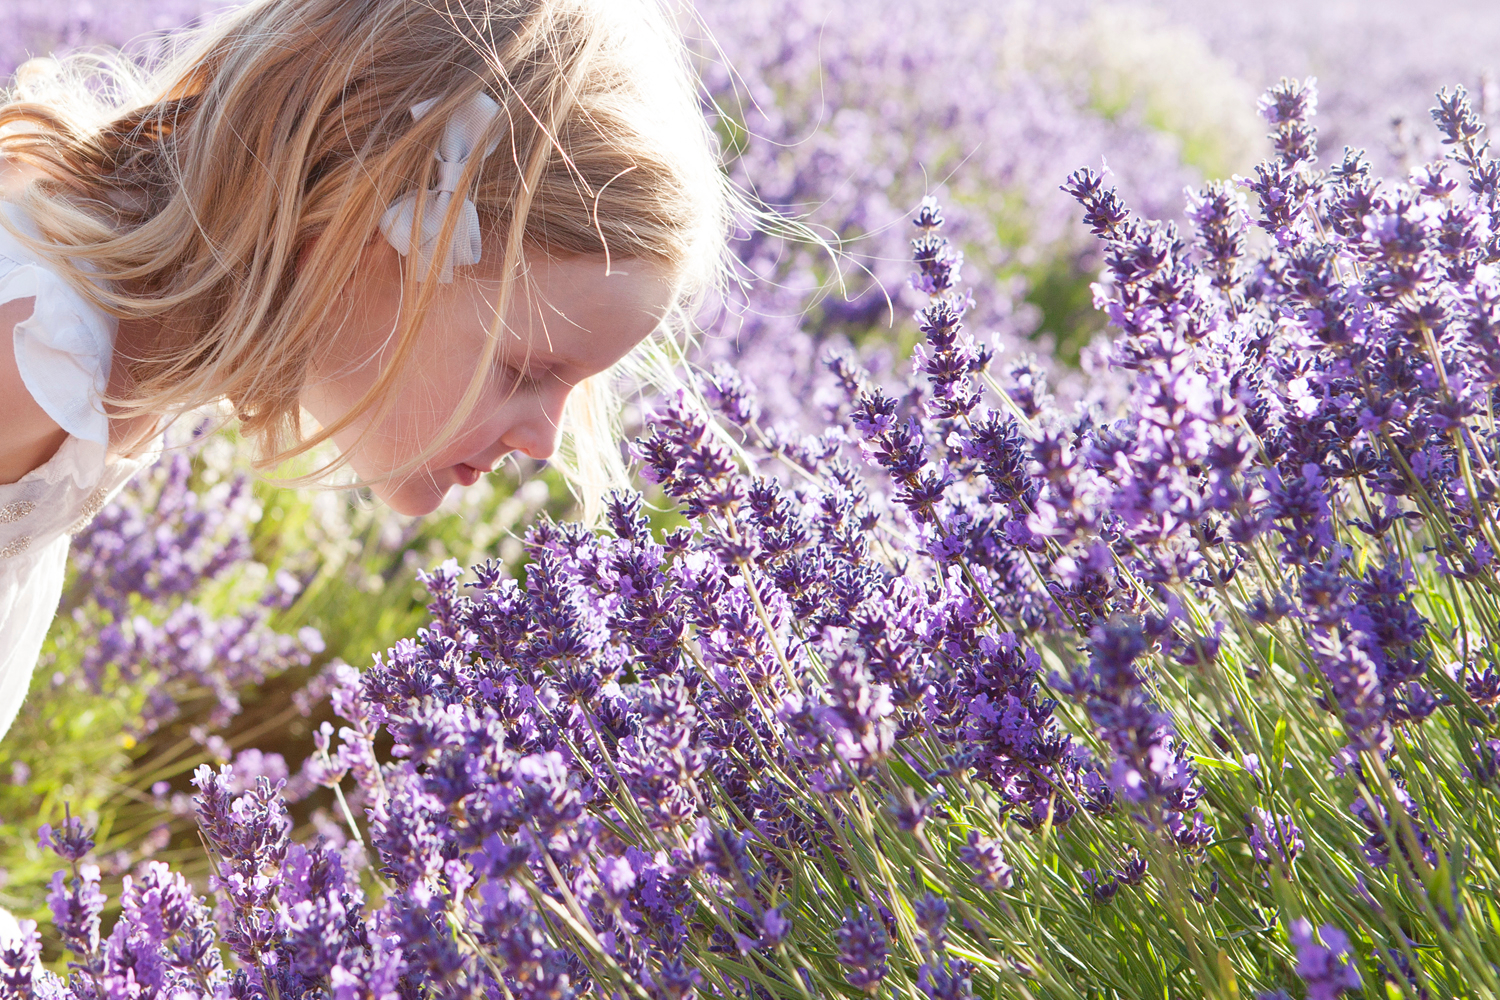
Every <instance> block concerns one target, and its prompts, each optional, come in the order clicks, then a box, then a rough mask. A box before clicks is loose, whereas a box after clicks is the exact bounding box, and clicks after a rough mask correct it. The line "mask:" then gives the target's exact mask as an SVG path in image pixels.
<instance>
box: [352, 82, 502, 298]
mask: <svg viewBox="0 0 1500 1000" xmlns="http://www.w3.org/2000/svg"><path fill="white" fill-rule="evenodd" d="M437 102H438V99H437V98H435V97H434V98H432V99H430V100H426V101H419V102H417V103H416V104H413V105H412V106H411V116H412V118H413V119H421V117H422V116H423V115H425V114H427V112H429V111H431V110H432V108H433V106H434V105H435V104H437ZM499 114H500V105H498V104H496V103H495V101H494V99H493V98H491V97H490V96H489V95H488V94H483V93H481V94H475V95H474V96H473V97H471V98H470V99H469V100H468V102H467V103H466V104H464V105H463V106H462V107H460V108H459V109H458V110H457V111H455V112H454V113H453V117H452V118H451V119H449V121H448V124H446V125H444V126H443V137H442V139H441V140H440V141H439V143H438V149H437V153H436V156H437V160H438V177H437V187H435V188H433V189H432V190H430V191H428V193H427V208H426V210H425V211H424V212H423V213H422V221H421V233H420V238H421V243H420V244H419V245H418V247H417V251H416V255H415V257H412V260H413V262H414V263H415V264H416V268H417V278H418V280H422V279H424V278H426V276H427V274H428V270H429V268H431V267H432V264H433V251H434V249H435V248H436V244H437V236H438V231H439V230H441V229H442V228H443V216H444V215H445V214H446V213H447V211H448V203H449V202H451V201H452V200H453V194H454V192H456V191H457V190H458V179H459V177H460V176H461V175H462V174H463V172H464V165H465V164H466V163H468V162H469V157H470V156H472V155H474V152H475V148H474V147H475V146H476V145H477V144H478V142H479V137H480V136H481V135H483V134H484V130H485V129H486V128H488V127H489V124H490V122H492V121H494V120H495V118H496V117H497V116H499ZM498 145H500V140H499V138H498V137H497V138H496V139H495V140H494V141H493V142H491V143H490V144H489V147H488V148H487V149H485V150H484V152H482V153H480V154H479V158H480V159H481V160H482V159H484V157H486V156H489V155H490V154H491V153H493V152H494V151H495V147H496V146H498ZM416 211H417V192H416V191H408V192H407V193H406V194H403V195H402V196H401V197H399V198H397V199H396V200H395V201H393V202H391V204H390V207H389V208H387V209H386V210H385V213H384V214H383V215H381V217H380V231H381V232H382V233H384V234H385V238H386V239H387V240H389V241H390V244H391V246H393V247H395V248H396V250H397V252H398V253H400V254H401V255H402V256H403V257H411V254H412V246H411V235H412V217H413V215H414V214H415V213H416ZM458 212H459V215H458V225H457V228H455V229H454V231H453V238H452V239H451V240H449V241H448V253H447V255H446V256H445V257H444V259H443V260H442V261H441V262H440V270H439V273H438V281H439V282H441V283H443V284H445V285H446V284H448V283H449V282H451V281H452V280H453V268H454V267H455V266H457V265H468V264H477V263H479V253H480V245H479V243H480V241H479V213H478V212H477V211H476V210H475V208H474V202H473V201H471V200H469V199H468V198H467V197H465V198H464V200H463V204H462V205H460V206H459V210H458Z"/></svg>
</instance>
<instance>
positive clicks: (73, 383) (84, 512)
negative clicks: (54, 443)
mask: <svg viewBox="0 0 1500 1000" xmlns="http://www.w3.org/2000/svg"><path fill="white" fill-rule="evenodd" d="M0 211H5V212H6V213H7V214H8V215H9V216H10V217H11V219H12V220H13V221H15V222H17V223H18V224H19V225H21V226H22V227H23V228H26V229H28V230H30V231H31V232H33V233H34V232H35V231H36V230H35V228H34V227H32V226H30V225H29V220H27V219H26V218H25V216H24V214H23V213H22V212H20V210H19V206H17V205H15V204H14V203H10V202H0ZM28 297H30V298H32V299H33V300H34V302H35V305H34V307H33V310H32V314H31V316H30V317H29V318H27V319H25V320H23V321H21V322H20V323H17V324H16V326H15V332H14V336H13V340H12V343H13V345H14V350H15V357H16V367H17V368H18V370H19V371H20V375H21V380H22V381H23V382H24V383H25V385H26V388H27V390H28V391H30V393H31V395H32V396H33V397H34V398H35V399H36V401H37V403H38V404H40V405H41V407H42V409H43V410H45V411H46V412H47V414H48V415H49V416H50V417H51V418H52V419H53V420H54V421H55V422H56V423H57V424H58V425H59V426H60V427H62V428H63V429H64V430H65V431H67V432H68V437H67V438H65V439H64V440H63V443H62V445H61V447H59V448H58V450H57V452H56V454H54V455H53V456H52V457H51V458H50V459H48V460H47V461H46V462H45V463H44V464H43V465H41V466H40V467H38V468H36V469H33V470H32V471H30V472H28V473H27V474H26V475H24V476H22V477H21V478H20V479H19V480H17V481H16V482H14V483H4V484H0V736H3V735H4V733H5V731H6V730H7V729H9V728H10V725H11V722H12V721H13V720H14V719H15V717H16V713H17V711H18V710H19V709H20V707H21V703H22V702H23V701H24V700H25V698H26V691H27V688H28V687H29V686H30V683H31V674H32V671H33V670H34V669H35V667H36V661H37V656H38V655H39V654H40V652H41V648H42V643H43V641H44V640H45V639H46V637H47V631H48V629H49V628H50V627H51V625H52V619H53V617H54V616H55V615H56V614H57V605H58V601H59V599H60V598H61V596H62V588H63V578H64V576H65V575H66V572H67V557H68V545H69V543H70V542H71V540H72V539H71V536H72V535H73V534H74V533H76V532H78V531H79V530H81V529H82V528H83V526H84V525H86V524H87V523H88V522H89V520H91V519H92V518H93V516H94V515H95V514H97V513H98V512H99V510H100V508H102V507H103V506H104V505H105V504H106V503H108V502H109V500H110V498H111V497H113V496H114V494H115V493H116V492H117V491H118V490H119V489H120V487H122V486H123V485H125V483H126V482H127V481H128V480H129V479H130V478H131V477H132V476H133V475H134V474H135V473H136V472H137V471H139V470H140V469H141V468H142V467H143V466H145V465H146V464H149V463H150V462H151V461H153V460H154V459H155V455H154V454H150V455H146V456H143V457H141V458H139V459H127V458H117V459H114V460H110V459H109V457H108V450H109V418H108V416H107V415H106V414H105V412H104V407H103V404H102V402H101V400H102V397H103V394H104V392H105V389H106V388H107V386H108V384H109V369H110V362H111V360H112V359H113V355H114V336H115V330H116V329H117V326H118V325H117V323H116V322H115V320H114V318H113V317H111V316H109V315H108V314H107V313H105V312H103V311H102V310H100V309H98V308H97V307H96V306H94V305H93V304H92V303H91V302H89V301H88V300H87V299H86V298H84V296H82V295H80V294H79V293H78V292H77V291H76V290H74V288H73V287H72V286H71V285H69V284H68V283H67V282H65V281H64V280H63V279H62V278H60V277H58V276H57V274H55V273H54V272H53V271H51V270H50V269H49V268H48V267H47V266H46V265H45V264H43V263H42V262H39V261H37V260H35V259H34V258H33V257H31V256H30V255H29V253H28V251H27V250H26V248H25V247H24V246H23V245H22V244H20V243H19V242H18V241H17V240H16V239H15V238H14V237H12V236H10V234H9V233H8V232H6V231H5V230H4V229H3V228H0V303H3V302H9V301H12V300H14V299H21V298H28Z"/></svg>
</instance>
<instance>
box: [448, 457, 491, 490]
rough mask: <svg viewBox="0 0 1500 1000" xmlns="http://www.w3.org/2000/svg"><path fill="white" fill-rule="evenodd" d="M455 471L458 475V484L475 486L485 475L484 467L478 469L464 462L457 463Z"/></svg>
mask: <svg viewBox="0 0 1500 1000" xmlns="http://www.w3.org/2000/svg"><path fill="white" fill-rule="evenodd" d="M453 471H454V474H455V475H457V476H458V484H459V485H460V486H473V485H474V484H475V483H477V482H479V478H480V477H481V476H483V475H484V470H483V469H476V468H474V466H472V465H465V464H464V463H462V462H460V463H458V464H457V465H455V466H454V467H453Z"/></svg>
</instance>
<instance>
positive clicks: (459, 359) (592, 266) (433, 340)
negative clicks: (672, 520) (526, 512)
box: [302, 236, 672, 514]
mask: <svg viewBox="0 0 1500 1000" xmlns="http://www.w3.org/2000/svg"><path fill="white" fill-rule="evenodd" d="M485 256H486V258H488V257H489V256H490V252H489V251H488V250H487V251H486V254H485ZM496 257H497V258H498V253H497V254H496ZM463 270H466V271H468V272H469V273H468V274H464V273H463ZM463 270H461V271H460V272H458V273H455V275H454V279H453V282H452V284H447V285H441V284H440V285H438V286H437V292H436V294H435V295H434V296H433V301H432V304H431V306H430V308H429V309H428V312H427V316H426V318H425V320H424V323H423V326H422V330H421V333H420V334H419V336H418V339H417V342H416V344H415V351H414V352H413V353H412V354H409V355H408V356H407V358H406V360H405V362H404V366H403V367H404V371H403V372H402V375H401V377H400V378H399V379H398V380H397V381H396V383H395V388H394V392H395V398H394V399H393V400H392V401H391V405H390V407H389V408H388V409H387V410H386V412H385V414H384V415H383V416H381V417H379V418H378V419H375V420H374V421H373V424H372V418H373V412H374V411H373V410H372V411H371V412H369V413H366V414H365V415H364V416H362V417H360V418H359V419H358V420H357V421H355V423H354V424H352V425H351V426H350V427H348V428H345V429H344V430H341V431H339V432H338V433H336V434H334V435H333V440H334V443H335V444H337V445H338V447H339V448H340V450H341V451H343V452H344V454H346V455H347V456H348V457H349V464H350V466H351V467H352V468H353V470H354V472H355V474H356V475H358V476H359V477H360V479H361V480H364V481H367V482H369V483H370V485H371V487H372V489H373V490H374V492H375V495H376V496H378V497H380V498H381V499H382V500H384V501H385V502H386V503H387V504H388V505H389V506H390V507H391V508H392V509H393V510H395V511H397V512H399V513H402V514H426V513H430V512H431V511H432V510H433V509H435V508H436V507H437V506H438V504H439V503H441V502H442V499H443V496H444V495H445V494H446V493H447V492H448V491H449V490H450V489H452V488H453V487H454V486H472V485H473V484H474V483H476V482H478V480H479V477H480V476H482V475H484V474H485V473H486V472H490V471H493V470H494V469H495V468H497V467H498V466H499V464H500V462H501V460H502V459H503V458H505V456H506V455H508V454H510V453H511V452H513V451H519V452H521V453H523V454H525V455H528V456H530V457H531V458H534V459H545V458H547V457H549V456H550V455H551V454H552V452H553V450H554V449H555V448H556V447H557V435H558V425H559V423H560V422H561V420H562V411H563V401H564V400H565V399H566V398H567V396H568V392H569V391H570V390H571V389H572V388H573V387H574V386H576V385H577V384H578V383H579V382H581V381H582V380H584V379H585V378H588V377H589V376H590V375H596V374H598V373H600V372H602V371H604V370H605V369H606V368H608V367H610V366H611V365H613V364H614V363H615V362H616V361H618V360H620V359H621V358H622V357H624V356H625V354H626V353H627V352H628V351H629V350H630V349H631V348H632V347H634V346H635V345H636V344H638V343H639V342H640V341H641V340H642V339H644V338H645V337H646V335H647V334H649V333H650V332H651V331H652V330H654V329H655V328H656V326H657V324H658V323H659V322H660V321H661V318H662V316H663V315H664V314H665V312H666V310H667V309H668V307H669V305H670V304H671V300H672V285H671V282H670V281H669V279H668V276H667V273H666V271H665V269H664V268H662V267H660V266H659V265H654V264H648V263H646V262H643V261H640V260H633V259H632V260H612V261H611V262H610V266H609V268H608V270H606V267H605V260H604V258H603V257H602V256H600V257H594V256H586V257H570V258H562V259H552V258H548V257H546V256H545V255H538V256H537V259H535V260H532V261H530V270H529V273H528V275H527V280H525V281H523V282H521V283H519V284H518V285H517V287H516V289H515V291H514V292H513V293H512V296H511V301H510V303H509V305H508V308H507V315H506V317H505V327H504V333H503V337H504V339H503V341H502V343H501V345H500V350H499V354H498V357H497V359H496V363H495V365H494V366H493V368H492V369H491V370H490V372H489V375H488V377H487V378H486V380H485V382H484V385H483V391H482V392H481V394H480V396H479V400H478V402H477V404H476V405H475V407H474V409H473V410H472V411H471V413H470V415H469V417H468V419H467V420H465V421H464V423H463V424H462V426H461V427H460V428H459V431H458V434H457V436H456V437H454V438H453V439H452V440H451V441H449V442H448V444H446V445H445V446H444V447H443V448H442V449H441V450H440V451H439V452H438V453H437V454H435V455H433V456H432V457H431V458H429V459H428V460H427V461H426V462H424V463H423V464H422V465H421V466H419V467H418V468H417V469H416V470H415V471H413V472H411V473H408V474H406V475H403V476H392V475H391V472H392V471H393V470H395V469H399V468H400V467H401V466H402V465H404V464H405V463H407V462H409V461H411V460H412V459H413V458H415V457H416V456H417V455H418V454H420V453H421V451H422V449H423V448H424V447H425V446H426V445H427V444H428V443H430V442H431V441H433V440H434V439H435V438H436V437H437V435H438V433H439V432H440V431H441V430H442V428H443V427H444V425H445V424H446V423H447V422H448V420H449V418H450V417H452V416H453V414H454V413H455V412H457V410H458V404H459V402H460V400H461V399H462V398H463V394H464V391H465V390H466V389H467V388H468V385H469V382H470V380H471V379H472V378H473V376H474V372H475V370H476V369H477V368H478V366H479V363H480V360H481V358H482V357H483V353H484V347H485V343H486V340H487V338H488V337H489V329H490V327H491V325H492V323H493V321H494V316H495V305H494V303H495V302H496V300H497V299H498V298H499V293H500V281H499V280H498V278H488V277H485V276H483V273H482V265H481V268H470V269H463ZM400 298H401V258H400V255H399V254H398V253H397V252H396V250H395V249H394V248H393V247H392V246H391V245H390V244H389V243H387V242H386V241H385V240H384V239H383V238H380V237H378V236H377V237H376V238H375V239H373V240H371V241H370V243H369V245H367V246H366V247H365V250H364V255H363V257H362V258H361V260H360V264H359V267H358V269H357V270H356V272H355V276H354V280H352V281H350V282H349V284H348V285H347V286H346V287H345V290H344V292H343V293H342V294H341V296H340V299H339V302H338V303H337V305H336V307H335V310H334V312H333V314H332V315H333V317H334V318H335V320H336V321H337V320H339V319H341V320H342V322H336V323H335V327H336V328H335V329H333V330H330V331H329V333H328V336H327V337H326V338H325V340H324V343H326V344H327V345H328V348H327V350H326V351H325V352H324V353H323V355H322V356H320V357H319V358H317V359H315V360H314V362H313V364H312V366H311V367H310V369H309V373H308V381H307V383H306V385H305V386H304V389H303V393H302V406H303V408H304V409H305V410H307V412H308V413H310V414H311V415H312V417H313V418H314V419H315V420H317V421H318V422H319V423H320V424H321V425H323V426H325V427H326V426H329V425H331V424H333V423H334V422H335V421H336V420H338V419H339V418H340V417H342V416H343V415H344V414H346V413H348V412H349V411H350V410H351V409H352V408H353V407H354V404H355V403H356V402H358V401H359V400H360V399H361V398H362V397H363V396H364V394H365V392H366V391H367V390H369V389H370V388H371V387H372V386H373V385H374V384H375V381H376V379H377V378H378V377H379V376H380V373H381V372H382V371H384V369H385V367H386V366H387V365H388V364H390V363H391V361H392V360H393V358H394V355H395V352H396V336H395V333H396V320H397V315H398V309H399V305H400Z"/></svg>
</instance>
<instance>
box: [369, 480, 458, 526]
mask: <svg viewBox="0 0 1500 1000" xmlns="http://www.w3.org/2000/svg"><path fill="white" fill-rule="evenodd" d="M451 488H452V487H451V486H450V487H447V488H439V486H438V484H437V483H434V482H431V481H428V482H420V483H407V484H405V485H404V486H401V487H398V488H396V489H393V490H384V489H379V488H376V489H375V490H373V492H374V494H375V496H376V497H377V498H378V499H379V500H380V502H381V503H383V504H385V505H386V506H387V507H389V508H390V509H391V510H393V511H395V512H396V513H397V514H405V515H406V516H407V517H421V516H422V515H423V514H431V513H432V512H433V511H435V510H437V509H438V505H439V504H441V503H442V502H443V497H444V496H446V495H447V493H448V490H449V489H451Z"/></svg>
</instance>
